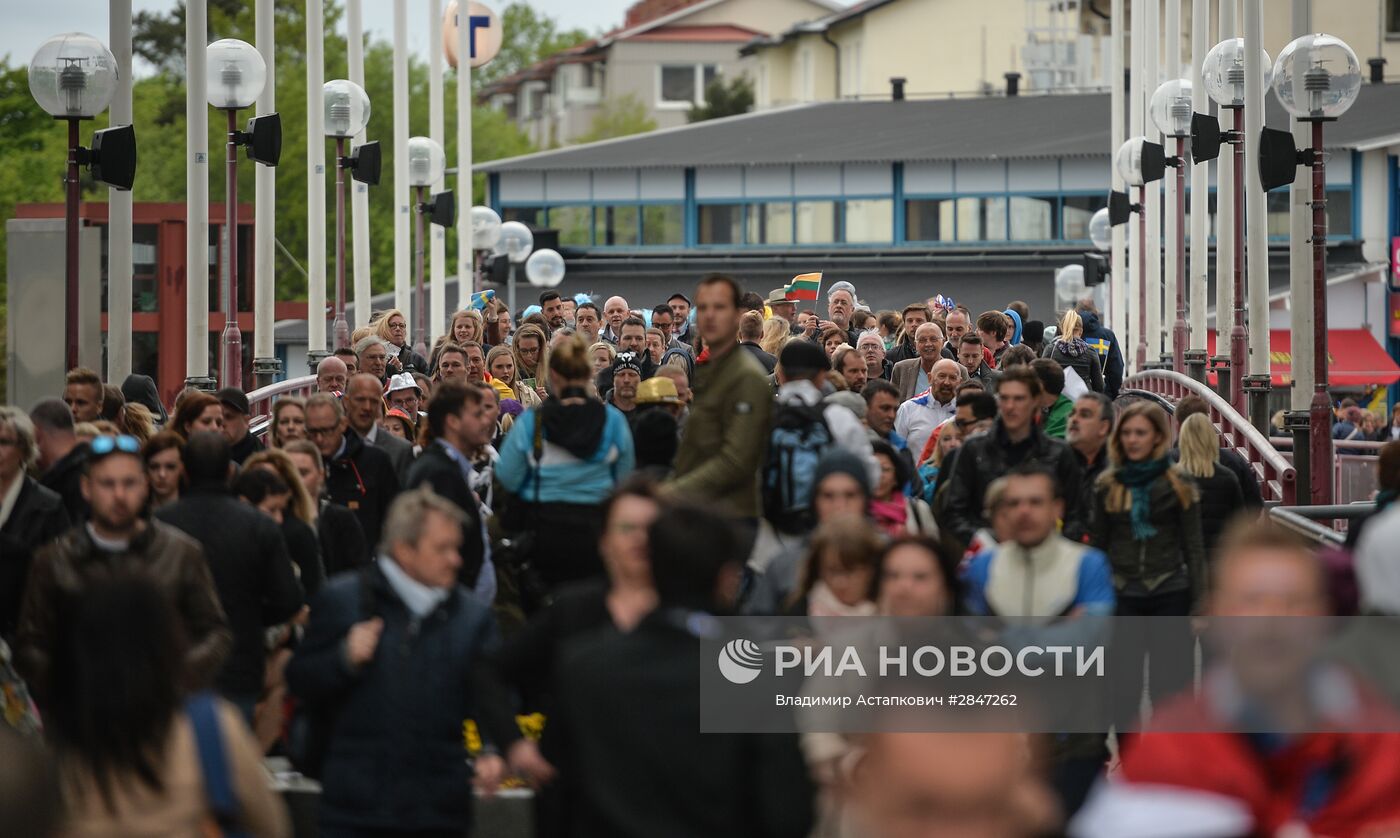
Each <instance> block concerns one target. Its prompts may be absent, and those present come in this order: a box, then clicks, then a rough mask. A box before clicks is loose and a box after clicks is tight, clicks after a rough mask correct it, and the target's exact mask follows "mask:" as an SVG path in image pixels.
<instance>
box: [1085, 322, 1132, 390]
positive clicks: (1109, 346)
mask: <svg viewBox="0 0 1400 838" xmlns="http://www.w3.org/2000/svg"><path fill="white" fill-rule="evenodd" d="M1079 317H1080V318H1081V319H1082V320H1083V321H1084V342H1085V343H1087V344H1089V345H1090V346H1092V347H1094V349H1095V350H1096V351H1097V352H1098V353H1099V363H1100V364H1101V365H1102V367H1103V393H1104V395H1105V396H1108V397H1109V398H1110V399H1116V398H1118V390H1119V388H1120V387H1122V386H1123V350H1122V348H1121V347H1119V345H1118V336H1117V335H1115V334H1114V333H1113V330H1112V329H1110V328H1108V327H1106V326H1104V325H1103V322H1102V321H1100V320H1099V316H1098V315H1097V314H1094V313H1093V312H1092V311H1088V310H1085V309H1080V311H1079Z"/></svg>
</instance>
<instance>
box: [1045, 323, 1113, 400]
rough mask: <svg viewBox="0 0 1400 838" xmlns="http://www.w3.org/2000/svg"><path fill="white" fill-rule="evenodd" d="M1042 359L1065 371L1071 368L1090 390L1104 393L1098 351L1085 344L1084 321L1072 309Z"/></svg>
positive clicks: (1101, 367)
mask: <svg viewBox="0 0 1400 838" xmlns="http://www.w3.org/2000/svg"><path fill="white" fill-rule="evenodd" d="M1041 357H1042V358H1049V359H1050V360H1052V361H1054V362H1055V363H1057V364H1059V365H1060V366H1062V367H1064V368H1065V369H1069V368H1070V367H1073V368H1074V371H1075V372H1076V373H1078V375H1079V377H1080V378H1082V379H1084V383H1085V384H1087V385H1089V389H1091V390H1093V391H1094V392H1095V393H1102V392H1103V365H1102V364H1101V363H1100V362H1099V353H1098V350H1096V349H1094V348H1093V347H1092V346H1090V345H1089V344H1087V343H1085V342H1084V321H1083V320H1082V319H1081V318H1080V317H1079V312H1077V311H1075V310H1074V309H1070V310H1068V311H1066V312H1065V316H1064V317H1062V318H1060V328H1059V332H1058V334H1056V335H1055V339H1054V340H1053V341H1051V342H1050V345H1049V346H1047V347H1045V351H1044V352H1043V353H1041Z"/></svg>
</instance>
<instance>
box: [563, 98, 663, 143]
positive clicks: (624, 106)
mask: <svg viewBox="0 0 1400 838" xmlns="http://www.w3.org/2000/svg"><path fill="white" fill-rule="evenodd" d="M655 130H656V120H654V119H652V118H651V117H649V116H647V108H646V105H643V104H642V102H641V100H640V99H638V98H637V97H636V96H633V95H632V94H630V93H628V94H627V95H625V96H618V97H616V98H613V99H608V100H606V101H604V102H603V106H602V107H601V108H600V109H599V110H598V113H597V114H596V115H595V116H594V117H593V121H592V122H591V123H590V124H589V126H588V131H586V132H585V133H584V134H582V135H581V136H579V137H578V138H577V139H575V140H574V142H576V143H592V142H597V141H598V140H609V139H612V138H613V137H626V136H629V135H631V134H643V133H646V132H647V131H655Z"/></svg>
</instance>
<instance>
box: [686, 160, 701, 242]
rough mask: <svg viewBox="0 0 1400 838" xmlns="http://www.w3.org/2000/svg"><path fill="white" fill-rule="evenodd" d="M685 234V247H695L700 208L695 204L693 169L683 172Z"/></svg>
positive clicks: (698, 233)
mask: <svg viewBox="0 0 1400 838" xmlns="http://www.w3.org/2000/svg"><path fill="white" fill-rule="evenodd" d="M683 200H684V202H685V214H684V218H685V233H684V234H683V236H682V239H683V240H684V242H685V246H686V247H695V246H696V243H697V240H698V239H699V238H700V208H699V207H698V206H697V205H696V203H695V167H693V166H692V167H690V168H688V169H686V170H685V197H684V198H683Z"/></svg>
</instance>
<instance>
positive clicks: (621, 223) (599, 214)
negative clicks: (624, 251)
mask: <svg viewBox="0 0 1400 838" xmlns="http://www.w3.org/2000/svg"><path fill="white" fill-rule="evenodd" d="M593 224H594V227H593V230H594V235H593V240H594V241H595V242H597V243H598V245H599V246H600V247H604V246H606V247H632V246H633V245H635V244H636V243H637V233H638V231H637V207H636V206H633V205H627V204H624V205H620V206H601V207H597V208H595V210H594V213H593Z"/></svg>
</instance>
